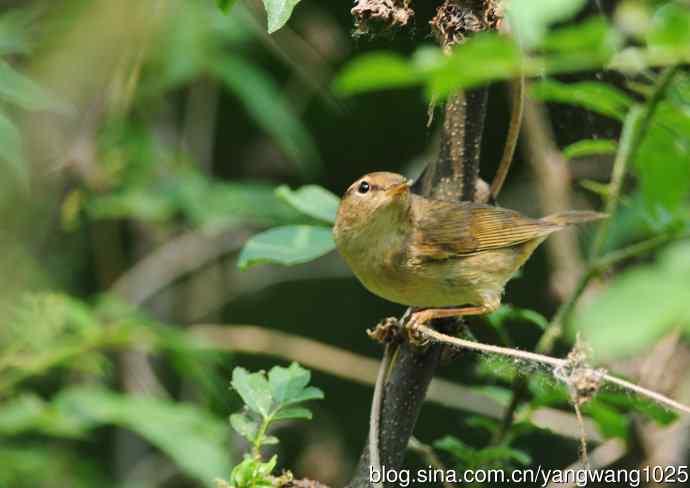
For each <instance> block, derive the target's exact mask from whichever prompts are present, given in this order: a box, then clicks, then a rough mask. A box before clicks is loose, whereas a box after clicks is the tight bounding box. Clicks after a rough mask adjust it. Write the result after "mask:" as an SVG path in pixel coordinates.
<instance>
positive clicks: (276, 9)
mask: <svg viewBox="0 0 690 488" xmlns="http://www.w3.org/2000/svg"><path fill="white" fill-rule="evenodd" d="M263 2H264V8H265V9H266V14H267V16H268V33H269V34H273V33H274V32H275V31H277V30H278V29H280V28H281V27H283V26H284V25H285V24H286V23H287V21H288V20H289V19H290V16H291V15H292V11H293V10H294V8H295V7H296V6H297V4H298V3H299V2H300V0H263Z"/></svg>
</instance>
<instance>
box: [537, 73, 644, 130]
mask: <svg viewBox="0 0 690 488" xmlns="http://www.w3.org/2000/svg"><path fill="white" fill-rule="evenodd" d="M532 96H533V97H535V98H537V99H539V100H542V101H545V102H558V103H567V104H570V105H576V106H579V107H583V108H586V109H588V110H591V111H593V112H597V113H600V114H603V115H606V116H608V117H612V118H615V119H618V120H623V118H624V117H625V112H626V111H627V110H628V109H629V108H630V107H631V106H632V104H633V100H632V99H631V98H630V97H629V96H628V95H626V94H625V93H623V92H622V91H620V90H618V89H617V88H614V87H613V86H611V85H607V84H605V83H599V82H596V81H582V82H579V83H562V82H560V81H556V80H553V79H548V80H541V81H538V82H535V83H534V84H533V85H532Z"/></svg>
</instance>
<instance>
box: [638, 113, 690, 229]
mask: <svg viewBox="0 0 690 488" xmlns="http://www.w3.org/2000/svg"><path fill="white" fill-rule="evenodd" d="M634 167H635V169H636V171H637V174H638V176H639V179H640V189H641V192H642V196H643V198H644V200H645V203H646V205H647V207H648V209H649V210H650V211H651V212H652V214H653V215H654V216H655V217H656V218H657V219H658V218H659V212H660V211H661V212H668V213H671V214H673V213H674V212H676V211H678V210H679V208H681V206H682V205H683V204H685V203H686V202H687V198H688V194H690V113H688V111H687V110H682V109H679V108H678V107H676V106H674V105H672V104H670V103H668V102H662V103H661V104H660V105H659V106H658V107H657V110H656V113H655V116H654V119H653V120H652V123H651V124H650V127H649V129H648V130H647V132H646V134H645V135H644V139H643V140H642V144H641V145H640V148H639V150H638V152H637V156H636V158H635V165H634ZM681 212H682V210H681Z"/></svg>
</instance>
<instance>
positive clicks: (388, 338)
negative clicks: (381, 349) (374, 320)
mask: <svg viewBox="0 0 690 488" xmlns="http://www.w3.org/2000/svg"><path fill="white" fill-rule="evenodd" d="M404 318H405V317H404V316H403V320H404ZM401 324H402V321H401V320H398V319H397V318H395V317H386V318H385V319H383V320H382V321H381V322H379V323H378V324H376V327H374V329H373V330H372V329H367V335H368V336H369V337H370V338H372V339H373V340H375V341H376V342H380V343H381V344H393V343H399V342H401V341H402V337H401V330H402V325H401Z"/></svg>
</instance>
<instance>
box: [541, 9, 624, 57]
mask: <svg viewBox="0 0 690 488" xmlns="http://www.w3.org/2000/svg"><path fill="white" fill-rule="evenodd" d="M621 43H622V39H621V36H620V34H618V32H617V31H616V30H615V29H612V28H611V26H610V25H609V23H608V20H607V19H606V18H605V17H602V16H595V17H591V18H588V19H586V20H584V21H582V22H579V23H577V24H574V25H568V26H565V27H561V28H560V29H555V30H553V31H552V32H549V33H548V34H547V35H546V37H545V38H544V41H543V42H542V45H541V46H542V48H543V49H546V50H549V51H557V52H559V53H560V54H563V55H567V56H566V57H569V55H571V54H573V53H577V54H587V55H589V56H590V57H592V56H597V57H598V58H600V59H602V61H603V60H605V59H606V57H607V56H610V55H611V54H613V52H614V51H615V50H616V49H618V48H619V47H620V45H621Z"/></svg>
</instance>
